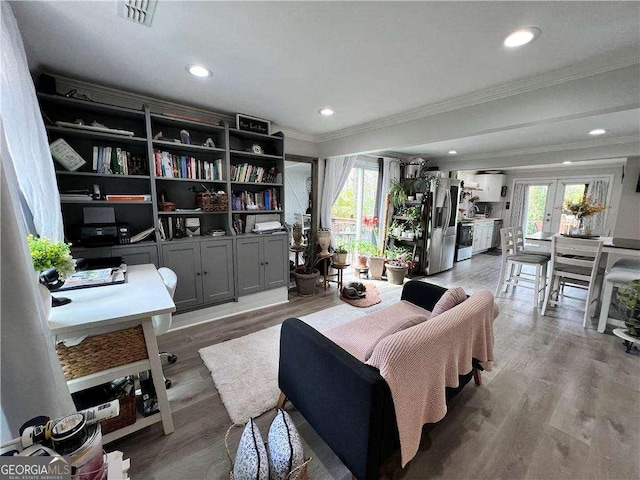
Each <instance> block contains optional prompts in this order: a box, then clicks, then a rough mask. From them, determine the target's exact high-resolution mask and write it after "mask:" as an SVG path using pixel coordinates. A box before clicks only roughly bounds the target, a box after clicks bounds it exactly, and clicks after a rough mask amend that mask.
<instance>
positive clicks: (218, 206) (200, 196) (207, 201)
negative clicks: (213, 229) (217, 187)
mask: <svg viewBox="0 0 640 480" xmlns="http://www.w3.org/2000/svg"><path fill="white" fill-rule="evenodd" d="M196 208H201V209H202V211H203V212H225V211H226V210H227V209H228V204H227V194H226V193H218V194H213V193H196Z"/></svg>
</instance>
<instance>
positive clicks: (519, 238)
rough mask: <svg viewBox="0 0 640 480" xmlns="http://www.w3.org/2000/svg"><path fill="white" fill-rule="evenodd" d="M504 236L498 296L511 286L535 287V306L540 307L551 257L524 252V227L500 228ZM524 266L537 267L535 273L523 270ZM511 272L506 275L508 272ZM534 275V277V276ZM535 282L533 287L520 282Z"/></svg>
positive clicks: (501, 234) (497, 289)
mask: <svg viewBox="0 0 640 480" xmlns="http://www.w3.org/2000/svg"><path fill="white" fill-rule="evenodd" d="M500 236H501V237H502V264H501V266H500V279H499V280H498V286H497V288H496V295H495V296H496V297H497V296H499V295H500V293H501V292H506V291H507V289H508V288H509V285H511V287H513V288H515V287H522V288H527V289H530V290H531V289H533V306H534V307H535V308H538V306H539V305H540V301H541V296H542V295H544V290H545V288H546V285H547V283H546V280H547V265H548V263H549V257H547V256H546V255H538V254H534V253H524V252H523V250H524V238H523V235H522V228H519V227H507V228H501V229H500ZM523 266H531V267H535V269H536V271H535V274H534V275H531V274H530V273H526V272H522V267H523ZM507 271H508V272H509V273H508V275H507V276H506V277H505V274H506V272H507ZM532 277H533V278H532ZM521 282H523V283H530V284H531V283H533V287H531V286H527V285H520V283H521Z"/></svg>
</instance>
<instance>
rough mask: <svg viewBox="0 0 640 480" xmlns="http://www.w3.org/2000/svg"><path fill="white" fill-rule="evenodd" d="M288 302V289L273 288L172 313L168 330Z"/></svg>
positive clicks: (176, 329) (175, 329) (193, 325)
mask: <svg viewBox="0 0 640 480" xmlns="http://www.w3.org/2000/svg"><path fill="white" fill-rule="evenodd" d="M288 302H289V291H288V289H287V288H286V287H281V288H274V289H273V290H267V291H264V292H259V293H254V294H252V295H246V296H244V297H240V298H238V301H237V302H229V303H223V304H220V305H214V306H211V307H205V308H201V309H199V310H192V311H190V312H185V313H180V314H178V315H174V316H173V318H172V319H171V328H170V329H169V332H176V331H178V330H183V329H185V328H190V327H195V326H196V325H202V324H204V323H209V322H215V321H217V320H221V319H223V318H228V317H232V316H234V315H239V314H242V313H247V312H253V311H255V310H261V309H263V308H267V307H274V306H277V305H283V304H285V303H288Z"/></svg>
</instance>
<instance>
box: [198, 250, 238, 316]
mask: <svg viewBox="0 0 640 480" xmlns="http://www.w3.org/2000/svg"><path fill="white" fill-rule="evenodd" d="M200 256H201V258H202V291H203V296H204V302H205V303H208V302H217V301H220V300H226V299H228V298H233V294H234V282H233V245H232V243H231V240H230V239H229V240H214V241H209V242H203V243H202V244H201V245H200Z"/></svg>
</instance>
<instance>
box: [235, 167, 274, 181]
mask: <svg viewBox="0 0 640 480" xmlns="http://www.w3.org/2000/svg"><path fill="white" fill-rule="evenodd" d="M277 179H278V170H276V168H275V167H271V168H269V169H267V168H264V167H260V166H258V165H253V164H251V163H239V164H237V165H231V181H232V182H256V183H260V182H262V183H277Z"/></svg>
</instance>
